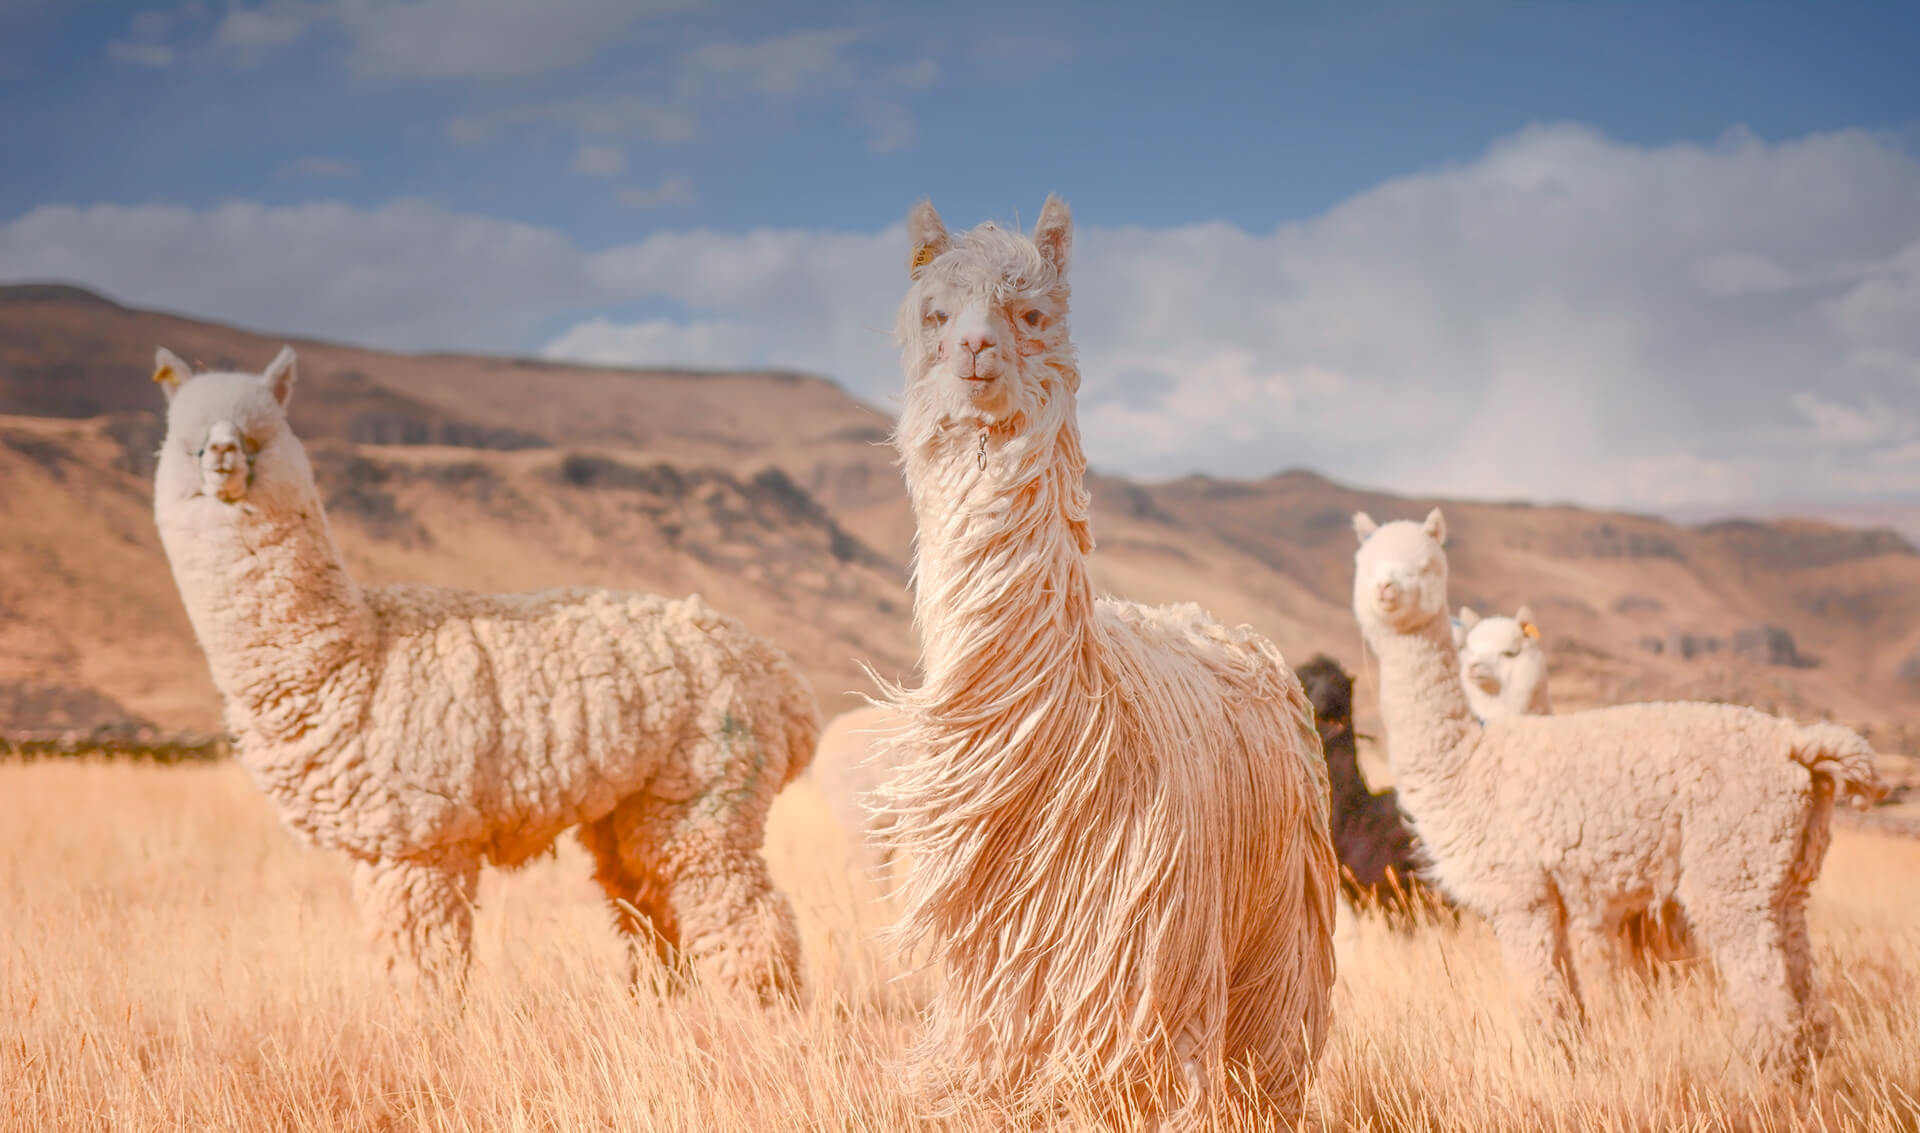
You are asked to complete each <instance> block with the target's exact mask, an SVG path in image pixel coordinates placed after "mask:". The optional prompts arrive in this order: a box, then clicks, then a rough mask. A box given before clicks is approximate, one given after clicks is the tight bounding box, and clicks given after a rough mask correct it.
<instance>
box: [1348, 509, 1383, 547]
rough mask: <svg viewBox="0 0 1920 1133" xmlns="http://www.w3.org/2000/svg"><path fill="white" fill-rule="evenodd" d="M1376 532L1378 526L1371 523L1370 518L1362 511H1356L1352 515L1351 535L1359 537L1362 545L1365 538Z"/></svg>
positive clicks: (1371, 518)
mask: <svg viewBox="0 0 1920 1133" xmlns="http://www.w3.org/2000/svg"><path fill="white" fill-rule="evenodd" d="M1378 530H1380V525H1379V524H1377V523H1375V522H1374V521H1373V517H1372V516H1370V515H1368V514H1367V513H1366V512H1364V511H1356V512H1354V513H1353V533H1354V534H1355V535H1356V536H1358V537H1359V539H1360V541H1361V542H1362V543H1364V542H1366V541H1367V536H1369V535H1371V534H1373V533H1374V532H1376V531H1378Z"/></svg>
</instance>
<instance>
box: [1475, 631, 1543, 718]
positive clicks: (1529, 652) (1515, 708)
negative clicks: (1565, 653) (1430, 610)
mask: <svg viewBox="0 0 1920 1133" xmlns="http://www.w3.org/2000/svg"><path fill="white" fill-rule="evenodd" d="M1455 642H1456V645H1457V646H1458V648H1459V650H1460V672H1461V675H1462V677H1463V678H1464V679H1465V680H1466V681H1467V682H1468V684H1470V685H1471V686H1472V687H1473V688H1474V689H1475V690H1477V691H1479V692H1480V693H1482V694H1484V695H1485V696H1486V697H1487V698H1488V699H1489V700H1491V701H1494V702H1497V704H1498V705H1500V706H1503V707H1505V708H1506V709H1507V710H1509V711H1510V712H1513V713H1524V712H1526V711H1527V710H1528V706H1529V705H1531V704H1532V703H1533V699H1534V690H1536V689H1538V688H1539V687H1540V686H1541V685H1542V684H1543V683H1544V682H1545V681H1546V679H1547V655H1546V651H1545V650H1543V649H1542V648H1541V647H1540V629H1539V626H1538V625H1536V624H1535V623H1534V620H1533V613H1532V611H1530V610H1528V609H1527V608H1526V607H1525V606H1522V607H1520V611H1519V613H1518V614H1516V615H1515V616H1513V617H1510V618H1509V617H1505V616H1495V617H1490V618H1482V617H1480V616H1478V615H1477V614H1475V613H1474V612H1473V611H1472V610H1469V609H1467V608H1466V607H1464V606H1463V607H1461V609H1460V626H1459V629H1458V630H1456V632H1455ZM1479 714H1480V715H1481V716H1485V715H1486V713H1485V712H1480V713H1479Z"/></svg>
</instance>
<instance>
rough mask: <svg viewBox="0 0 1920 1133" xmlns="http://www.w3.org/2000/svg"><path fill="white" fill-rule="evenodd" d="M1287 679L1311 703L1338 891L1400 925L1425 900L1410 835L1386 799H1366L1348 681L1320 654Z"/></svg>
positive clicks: (1392, 803)
mask: <svg viewBox="0 0 1920 1133" xmlns="http://www.w3.org/2000/svg"><path fill="white" fill-rule="evenodd" d="M1294 672H1295V673H1296V674H1297V675H1298V676H1299V678H1300V685H1301V687H1302V688H1304V689H1305V690H1306V693H1307V699H1308V700H1310V701H1311V702H1312V703H1313V723H1314V727H1315V728H1316V729H1317V730H1318V731H1319V733H1320V747H1321V749H1322V750H1323V751H1325V752H1326V757H1327V774H1328V776H1329V778H1330V780H1331V783H1332V801H1333V808H1332V816H1331V821H1332V828H1333V849H1334V852H1335V853H1336V854H1338V855H1339V857H1340V867H1341V868H1340V887H1341V888H1342V889H1343V890H1345V891H1346V894H1347V899H1348V900H1350V901H1352V902H1353V903H1354V905H1355V906H1377V907H1379V908H1380V909H1382V910H1385V911H1386V912H1388V913H1390V914H1392V915H1393V916H1394V917H1395V919H1396V920H1406V919H1407V918H1409V917H1410V916H1411V915H1412V914H1413V913H1415V911H1416V910H1417V908H1418V907H1419V906H1420V905H1421V904H1422V903H1423V900H1428V899H1430V898H1431V894H1432V891H1431V890H1429V889H1428V888H1427V886H1426V885H1425V883H1423V882H1422V881H1420V879H1419V876H1418V875H1419V870H1420V867H1421V866H1422V865H1423V864H1424V862H1423V859H1422V857H1421V855H1420V852H1419V848H1418V847H1417V845H1416V844H1415V842H1414V837H1413V829H1412V827H1410V826H1408V825H1407V819H1406V816H1405V815H1403V814H1401V813H1400V806H1399V804H1398V803H1397V802H1396V801H1395V798H1394V793H1393V792H1392V791H1390V790H1389V791H1383V792H1381V793H1380V794H1377V795H1376V794H1374V793H1373V792H1372V791H1371V790H1369V789H1368V787H1367V781H1366V779H1364V778H1363V777H1362V776H1361V774H1360V754H1359V751H1358V749H1357V747H1356V746H1355V744H1354V735H1353V677H1352V676H1351V675H1349V674H1348V673H1347V671H1346V670H1345V669H1343V668H1341V667H1340V662H1338V661H1335V660H1334V659H1333V658H1331V657H1328V656H1327V655H1326V654H1324V653H1322V654H1319V655H1317V656H1315V657H1314V658H1313V660H1311V661H1308V662H1307V663H1306V664H1304V665H1302V666H1300V667H1299V668H1298V669H1296V670H1294Z"/></svg>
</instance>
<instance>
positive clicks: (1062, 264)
mask: <svg viewBox="0 0 1920 1133" xmlns="http://www.w3.org/2000/svg"><path fill="white" fill-rule="evenodd" d="M1033 243H1034V246H1035V247H1037V248H1039V249H1040V254H1041V255H1042V256H1043V257H1045V258H1046V261H1047V262H1048V263H1050V264H1052V265H1053V270H1055V271H1057V272H1059V273H1060V274H1061V275H1065V274H1067V254H1068V253H1069V252H1071V251H1072V250H1073V213H1072V212H1071V211H1069V210H1068V208H1067V202H1065V201H1063V200H1061V199H1060V198H1059V197H1057V196H1055V195H1053V194H1052V193H1048V194H1047V203H1046V204H1044V205H1042V206H1041V207H1040V219H1039V220H1038V221H1036V222H1034V225H1033Z"/></svg>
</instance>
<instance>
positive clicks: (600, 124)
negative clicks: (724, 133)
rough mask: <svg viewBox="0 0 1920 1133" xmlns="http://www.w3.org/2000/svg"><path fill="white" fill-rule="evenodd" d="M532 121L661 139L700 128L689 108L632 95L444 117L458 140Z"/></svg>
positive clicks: (473, 141)
mask: <svg viewBox="0 0 1920 1133" xmlns="http://www.w3.org/2000/svg"><path fill="white" fill-rule="evenodd" d="M531 123H545V124H548V125H558V126H560V127H562V128H564V129H567V130H570V131H572V132H574V133H576V134H583V135H586V136H588V137H595V138H636V139H639V140H641V141H647V142H654V143H657V144H660V145H672V144H676V143H679V142H687V141H692V140H693V139H694V138H695V137H696V136H698V134H699V126H698V124H697V123H696V122H695V120H694V117H693V114H692V113H691V112H690V111H688V110H686V109H685V108H683V107H677V106H669V105H667V104H665V103H661V102H658V101H655V100H653V99H649V98H644V97H637V96H633V95H620V96H617V97H612V98H604V99H601V98H590V97H579V98H566V99H557V100H554V101H551V102H535V103H526V104H522V105H518V106H507V107H501V108H499V109H495V110H490V111H482V112H478V113H473V114H464V115H461V116H460V117H458V118H455V119H453V120H452V121H451V122H448V123H447V136H448V137H449V138H451V139H452V140H453V141H455V142H457V143H460V144H462V145H478V144H480V143H482V142H485V141H488V140H489V139H491V138H492V137H493V136H494V135H495V134H497V133H499V132H500V131H501V130H503V129H509V128H512V127H516V126H524V125H528V124H531Z"/></svg>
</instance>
